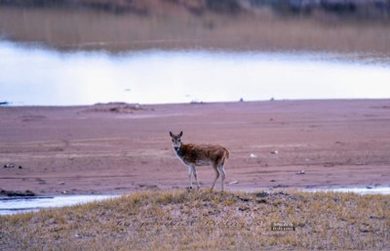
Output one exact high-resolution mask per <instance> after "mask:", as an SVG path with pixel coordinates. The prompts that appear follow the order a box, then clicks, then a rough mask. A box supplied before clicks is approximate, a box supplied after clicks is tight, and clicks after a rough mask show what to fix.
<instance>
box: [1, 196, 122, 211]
mask: <svg viewBox="0 0 390 251" xmlns="http://www.w3.org/2000/svg"><path fill="white" fill-rule="evenodd" d="M115 197H118V195H68V196H54V197H50V196H38V197H0V215H8V214H16V213H25V212H34V211H38V210H40V209H44V208H55V207H65V206H74V205H79V204H85V203H88V202H93V201H101V200H106V199H112V198H115Z"/></svg>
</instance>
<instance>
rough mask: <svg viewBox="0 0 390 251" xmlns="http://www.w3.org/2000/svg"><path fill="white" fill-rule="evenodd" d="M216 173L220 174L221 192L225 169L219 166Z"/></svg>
mask: <svg viewBox="0 0 390 251" xmlns="http://www.w3.org/2000/svg"><path fill="white" fill-rule="evenodd" d="M217 168H218V172H219V173H220V174H221V190H222V192H223V185H224V182H225V176H226V175H225V168H224V167H223V165H221V166H218V167H217Z"/></svg>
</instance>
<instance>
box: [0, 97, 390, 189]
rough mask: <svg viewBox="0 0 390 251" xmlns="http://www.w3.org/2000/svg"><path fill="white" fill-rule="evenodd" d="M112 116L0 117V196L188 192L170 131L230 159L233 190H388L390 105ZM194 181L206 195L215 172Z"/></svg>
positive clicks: (41, 113) (216, 107)
mask: <svg viewBox="0 0 390 251" xmlns="http://www.w3.org/2000/svg"><path fill="white" fill-rule="evenodd" d="M113 106H115V105H113V104H109V105H102V104H100V105H96V106H85V107H1V108H0V127H1V128H2V130H1V131H0V139H1V141H0V167H1V168H0V183H1V188H2V189H4V190H13V191H25V190H30V191H32V192H34V193H36V194H41V195H45V194H94V193H103V194H104V193H125V192H129V191H137V190H150V189H154V190H158V189H172V188H184V187H186V186H188V177H187V170H186V169H185V168H184V167H183V165H182V163H181V162H180V161H179V160H178V159H176V157H175V155H174V152H173V150H172V149H171V142H170V140H169V134H168V132H169V131H170V130H171V131H174V132H178V131H179V130H183V131H184V136H183V140H184V142H185V143H187V142H191V143H213V144H222V145H224V146H226V147H227V148H228V149H229V150H230V153H231V154H230V156H231V157H230V159H229V161H228V162H227V164H226V171H227V189H228V190H247V191H249V190H251V189H257V188H272V189H276V188H316V187H327V186H363V187H364V186H367V185H369V186H389V185H390V171H389V168H388V166H389V164H390V157H389V155H388V153H389V151H390V133H389V128H390V113H389V109H388V107H390V101H389V100H348V101H346V100H328V101H267V102H237V103H199V104H197V103H194V104H172V105H147V106H144V105H141V106H138V107H137V108H136V109H134V108H135V107H134V106H133V105H123V104H119V105H118V109H113V108H115V107H113ZM123 107H125V109H124V108H123ZM128 109H131V111H130V112H129V110H128ZM7 163H14V165H15V166H22V167H23V168H22V169H19V168H3V166H4V165H6V164H7ZM198 176H199V179H200V181H201V186H202V187H208V186H210V185H211V182H212V180H213V178H214V171H213V170H211V168H208V167H201V168H199V171H198Z"/></svg>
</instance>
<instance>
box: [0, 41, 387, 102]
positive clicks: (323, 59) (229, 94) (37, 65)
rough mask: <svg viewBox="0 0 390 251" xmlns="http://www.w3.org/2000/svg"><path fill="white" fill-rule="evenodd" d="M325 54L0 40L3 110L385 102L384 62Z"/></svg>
mask: <svg viewBox="0 0 390 251" xmlns="http://www.w3.org/2000/svg"><path fill="white" fill-rule="evenodd" d="M361 58H362V57H361V55H337V54H329V53H315V54H313V53H302V52H300V53H298V52H296V53H294V52H291V53H277V52H215V51H214V52H211V51H159V50H149V51H142V52H129V53H123V54H108V53H105V52H99V51H97V52H58V51H55V50H50V49H46V48H34V47H30V46H18V45H16V44H14V43H11V42H7V41H0V101H9V102H10V104H11V105H85V104H94V103H98V102H112V101H122V102H129V103H143V104H148V103H176V102H191V101H204V102H208V101H237V100H239V99H240V98H243V99H244V100H268V99H270V98H276V99H335V98H389V97H390V59H386V58H385V59H380V60H378V59H376V58H372V57H369V56H365V57H363V58H364V59H361Z"/></svg>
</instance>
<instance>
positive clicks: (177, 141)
mask: <svg viewBox="0 0 390 251" xmlns="http://www.w3.org/2000/svg"><path fill="white" fill-rule="evenodd" d="M169 135H170V136H171V139H172V146H173V148H175V150H177V149H179V148H180V147H181V144H182V143H181V136H183V131H181V132H180V133H179V134H178V135H175V134H173V133H172V132H171V131H170V132H169Z"/></svg>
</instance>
